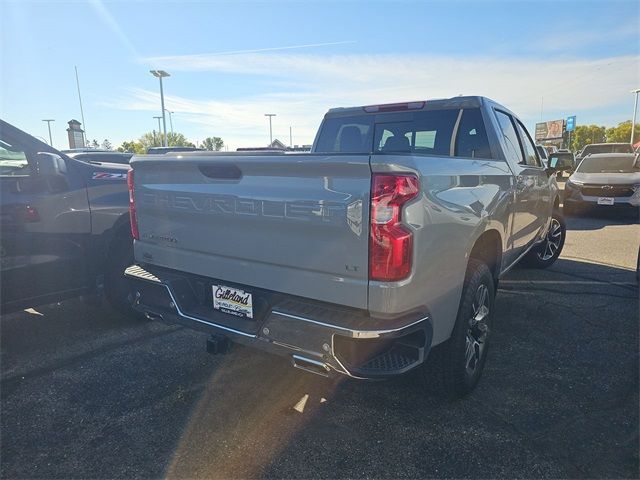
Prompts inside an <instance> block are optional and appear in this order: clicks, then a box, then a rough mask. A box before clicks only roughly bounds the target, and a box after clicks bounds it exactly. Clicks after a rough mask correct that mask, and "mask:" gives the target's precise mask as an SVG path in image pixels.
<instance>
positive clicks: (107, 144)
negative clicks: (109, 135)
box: [101, 138, 113, 150]
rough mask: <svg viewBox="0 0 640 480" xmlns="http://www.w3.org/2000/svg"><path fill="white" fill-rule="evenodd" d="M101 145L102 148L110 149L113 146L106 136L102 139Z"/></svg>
mask: <svg viewBox="0 0 640 480" xmlns="http://www.w3.org/2000/svg"><path fill="white" fill-rule="evenodd" d="M101 147H102V148H103V149H104V150H112V149H113V146H112V145H111V142H110V141H109V140H107V139H106V138H105V139H104V140H103V141H102V145H101Z"/></svg>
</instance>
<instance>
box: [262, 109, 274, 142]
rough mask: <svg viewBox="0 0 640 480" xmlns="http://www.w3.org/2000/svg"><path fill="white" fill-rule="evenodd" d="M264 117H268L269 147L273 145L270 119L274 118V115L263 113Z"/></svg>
mask: <svg viewBox="0 0 640 480" xmlns="http://www.w3.org/2000/svg"><path fill="white" fill-rule="evenodd" d="M264 116H265V117H269V146H271V145H273V130H272V129H271V118H272V117H275V116H276V114H275V113H265V114H264Z"/></svg>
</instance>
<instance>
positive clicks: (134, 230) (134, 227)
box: [127, 170, 140, 240]
mask: <svg viewBox="0 0 640 480" xmlns="http://www.w3.org/2000/svg"><path fill="white" fill-rule="evenodd" d="M127 186H128V187H129V219H130V220H131V235H132V236H133V238H135V239H136V240H140V232H138V216H137V214H136V201H135V197H134V195H133V170H129V171H128V172H127Z"/></svg>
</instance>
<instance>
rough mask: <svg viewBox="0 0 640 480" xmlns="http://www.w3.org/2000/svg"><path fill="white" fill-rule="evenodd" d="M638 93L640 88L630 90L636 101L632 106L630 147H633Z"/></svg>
mask: <svg viewBox="0 0 640 480" xmlns="http://www.w3.org/2000/svg"><path fill="white" fill-rule="evenodd" d="M638 92H640V88H636V89H635V90H631V93H635V94H636V100H635V103H634V104H633V120H631V145H633V134H634V133H635V130H636V112H637V111H638Z"/></svg>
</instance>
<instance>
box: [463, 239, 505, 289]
mask: <svg viewBox="0 0 640 480" xmlns="http://www.w3.org/2000/svg"><path fill="white" fill-rule="evenodd" d="M471 258H473V259H476V260H480V261H481V262H484V263H485V264H486V265H487V266H488V267H489V270H490V271H491V275H492V276H493V279H494V281H495V283H496V286H497V284H498V279H499V278H500V271H501V269H502V236H501V235H500V232H498V230H495V229H490V230H486V231H485V232H483V233H482V234H481V235H480V236H479V237H478V238H477V239H476V241H475V242H474V244H473V247H472V248H471V251H470V253H469V259H471Z"/></svg>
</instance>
